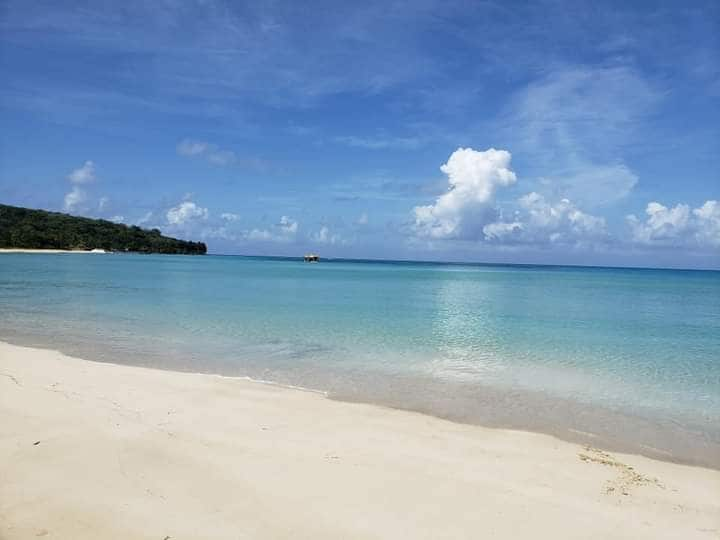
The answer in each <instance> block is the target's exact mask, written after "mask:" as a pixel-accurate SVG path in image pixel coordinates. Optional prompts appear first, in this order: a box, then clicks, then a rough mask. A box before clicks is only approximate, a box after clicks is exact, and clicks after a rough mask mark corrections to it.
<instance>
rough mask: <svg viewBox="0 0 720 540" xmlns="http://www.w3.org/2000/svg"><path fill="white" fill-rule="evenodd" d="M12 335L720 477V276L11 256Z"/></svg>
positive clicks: (4, 307) (7, 322)
mask: <svg viewBox="0 0 720 540" xmlns="http://www.w3.org/2000/svg"><path fill="white" fill-rule="evenodd" d="M0 339H2V340H4V341H8V342H11V343H17V344H21V345H31V346H40V347H48V348H52V349H57V350H60V351H63V352H66V353H68V354H72V355H75V356H80V357H82V358H87V359H90V360H98V361H103V362H116V363H123V364H133V365H141V366H150V367H156V368H162V369H174V370H183V371H196V372H205V373H218V374H223V375H233V376H247V377H252V378H255V379H260V380H263V381H269V382H273V383H278V384H283V385H292V386H300V387H303V388H308V389H313V390H318V391H323V392H326V393H327V394H328V395H329V396H330V397H332V398H336V399H344V400H352V401H363V402H372V403H378V404H382V405H386V406H391V407H398V408H403V409H409V410H415V411H419V412H423V413H428V414H433V415H436V416H440V417H444V418H448V419H450V420H454V421H460V422H469V423H478V424H483V425H489V426H496V427H507V428H513V429H528V430H534V431H541V432H547V433H550V434H553V435H557V436H559V437H562V438H565V439H570V440H577V441H580V442H583V443H587V444H593V445H598V446H603V447H606V448H609V449H617V450H624V451H630V452H637V453H643V454H646V455H650V456H653V457H661V458H664V459H670V460H674V461H680V462H684V463H691V464H702V465H709V466H713V467H716V468H717V467H720V272H713V271H690V270H654V269H620V268H589V267H561V266H522V265H483V264H440V263H411V262H391V261H347V260H326V261H322V262H320V263H317V264H308V263H304V262H302V261H301V260H289V259H281V258H263V257H239V256H204V257H192V256H155V255H118V254H108V255H68V254H2V255H0Z"/></svg>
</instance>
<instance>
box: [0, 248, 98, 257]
mask: <svg viewBox="0 0 720 540" xmlns="http://www.w3.org/2000/svg"><path fill="white" fill-rule="evenodd" d="M2 253H47V254H55V253H92V254H94V255H97V254H106V253H108V252H107V251H105V250H104V249H33V248H0V254H2Z"/></svg>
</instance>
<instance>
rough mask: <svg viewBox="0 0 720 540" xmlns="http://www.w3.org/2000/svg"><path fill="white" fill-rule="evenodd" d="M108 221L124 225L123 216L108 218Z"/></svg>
mask: <svg viewBox="0 0 720 540" xmlns="http://www.w3.org/2000/svg"><path fill="white" fill-rule="evenodd" d="M110 221H114V222H115V223H125V216H113V217H111V218H110Z"/></svg>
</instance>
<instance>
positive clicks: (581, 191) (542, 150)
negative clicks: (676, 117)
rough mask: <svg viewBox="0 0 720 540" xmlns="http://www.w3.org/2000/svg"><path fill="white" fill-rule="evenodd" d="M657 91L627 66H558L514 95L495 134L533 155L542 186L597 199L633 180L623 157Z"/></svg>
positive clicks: (617, 195) (619, 192) (609, 197)
mask: <svg viewBox="0 0 720 540" xmlns="http://www.w3.org/2000/svg"><path fill="white" fill-rule="evenodd" d="M662 96H663V92H662V91H661V90H659V89H657V88H655V87H654V86H653V85H651V84H650V83H649V82H648V81H647V80H645V79H644V78H643V77H642V76H641V75H640V74H639V73H638V72H636V71H635V70H633V69H631V68H629V67H624V66H619V67H600V68H590V67H573V68H563V69H559V70H555V71H553V72H552V73H550V74H549V75H547V76H545V77H543V78H542V79H540V80H537V81H535V82H532V83H530V84H529V85H528V86H527V87H526V88H524V89H523V90H520V91H519V92H517V93H516V95H515V96H514V97H513V98H512V100H511V101H510V103H509V105H508V107H507V110H506V111H505V113H504V114H503V115H502V116H501V117H500V120H499V122H500V132H501V133H502V134H503V138H504V139H505V140H510V141H512V142H513V148H516V149H517V150H516V151H518V152H521V153H523V154H524V155H527V156H529V157H530V158H531V159H532V163H533V169H534V170H535V171H536V172H537V173H539V175H540V176H542V177H543V179H544V182H543V184H544V186H545V187H544V188H543V187H541V189H550V190H553V191H554V192H555V194H560V195H562V196H566V197H571V198H573V199H575V200H577V201H579V202H583V203H585V204H588V205H593V206H597V205H603V204H607V203H610V202H613V201H616V200H618V199H621V198H623V197H625V196H626V195H627V194H628V193H629V192H630V191H631V190H632V189H633V187H634V186H635V185H636V184H637V182H638V176H637V174H636V173H635V172H633V171H632V170H631V169H630V168H629V167H628V165H627V164H626V163H625V162H624V159H625V156H626V153H627V151H628V147H632V146H633V145H637V144H640V141H638V133H639V128H640V126H641V124H642V122H643V120H644V119H645V118H646V117H647V116H648V115H649V114H650V113H651V112H652V111H653V110H654V108H655V107H656V105H657V104H658V103H659V102H660V100H661V99H662Z"/></svg>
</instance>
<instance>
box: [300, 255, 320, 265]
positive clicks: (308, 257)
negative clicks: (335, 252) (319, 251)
mask: <svg viewBox="0 0 720 540" xmlns="http://www.w3.org/2000/svg"><path fill="white" fill-rule="evenodd" d="M303 259H304V260H305V262H312V263H315V262H320V255H316V254H315V253H306V254H305V256H304V257H303Z"/></svg>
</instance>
